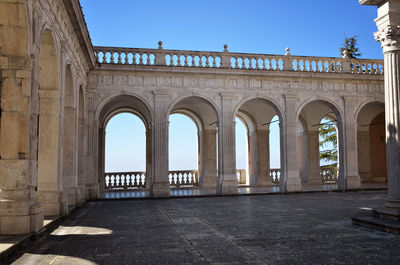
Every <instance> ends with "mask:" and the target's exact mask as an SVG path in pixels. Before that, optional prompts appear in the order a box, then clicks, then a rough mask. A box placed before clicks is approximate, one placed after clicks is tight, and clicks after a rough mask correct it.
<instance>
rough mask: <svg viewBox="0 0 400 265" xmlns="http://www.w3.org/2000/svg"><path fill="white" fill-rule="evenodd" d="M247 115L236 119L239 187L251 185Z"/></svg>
mask: <svg viewBox="0 0 400 265" xmlns="http://www.w3.org/2000/svg"><path fill="white" fill-rule="evenodd" d="M246 118H247V119H248V117H245V115H242V116H239V115H238V116H236V118H235V150H236V178H237V182H238V185H249V182H250V180H249V129H248V127H247V126H246V125H247V124H248V122H246V121H245V120H244V119H246Z"/></svg>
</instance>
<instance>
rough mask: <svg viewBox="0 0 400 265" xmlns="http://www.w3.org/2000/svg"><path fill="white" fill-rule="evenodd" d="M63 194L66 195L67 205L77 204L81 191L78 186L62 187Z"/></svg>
mask: <svg viewBox="0 0 400 265" xmlns="http://www.w3.org/2000/svg"><path fill="white" fill-rule="evenodd" d="M64 194H66V196H67V201H68V206H72V207H74V206H77V205H78V204H79V202H80V200H81V191H80V189H79V188H78V187H64Z"/></svg>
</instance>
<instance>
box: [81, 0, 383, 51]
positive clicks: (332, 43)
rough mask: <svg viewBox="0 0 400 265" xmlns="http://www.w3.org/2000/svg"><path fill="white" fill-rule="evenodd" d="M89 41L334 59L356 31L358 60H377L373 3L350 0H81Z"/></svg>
mask: <svg viewBox="0 0 400 265" xmlns="http://www.w3.org/2000/svg"><path fill="white" fill-rule="evenodd" d="M81 5H82V8H83V12H84V14H85V18H86V22H87V25H88V28H89V32H90V36H91V38H92V42H93V44H94V45H98V46H118V47H137V48H157V42H158V41H159V40H162V41H163V42H164V48H166V49H183V50H203V51H222V50H223V45H224V44H225V43H227V44H228V45H229V50H230V51H233V52H253V53H267V54H283V53H284V50H285V48H286V47H290V48H291V50H292V54H293V55H310V56H338V55H339V53H338V47H339V46H340V45H341V43H342V42H343V38H344V34H347V35H348V36H352V35H358V38H359V45H360V49H361V51H362V52H363V56H362V57H363V58H374V59H375V58H376V59H379V58H382V54H381V49H380V47H379V44H378V43H376V42H375V40H374V38H373V35H372V33H373V32H374V31H376V26H375V23H374V21H373V20H374V19H375V18H376V7H370V6H361V5H360V4H359V3H358V1H357V0H334V1H331V0H304V1H300V0H277V1H276V0H275V1H272V0H199V1H189V0H146V1H143V0H142V1H138V0H136V1H135V0H114V1H109V0H81Z"/></svg>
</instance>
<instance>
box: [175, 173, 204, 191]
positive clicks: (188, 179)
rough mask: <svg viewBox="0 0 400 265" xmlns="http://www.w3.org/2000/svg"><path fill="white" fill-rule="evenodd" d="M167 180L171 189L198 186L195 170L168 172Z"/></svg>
mask: <svg viewBox="0 0 400 265" xmlns="http://www.w3.org/2000/svg"><path fill="white" fill-rule="evenodd" d="M168 179H169V183H170V185H171V187H175V188H180V187H182V186H199V172H198V171H197V170H175V171H169V173H168Z"/></svg>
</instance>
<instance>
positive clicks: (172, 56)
mask: <svg viewBox="0 0 400 265" xmlns="http://www.w3.org/2000/svg"><path fill="white" fill-rule="evenodd" d="M169 65H170V66H174V55H173V54H171V62H170V64H169Z"/></svg>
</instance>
